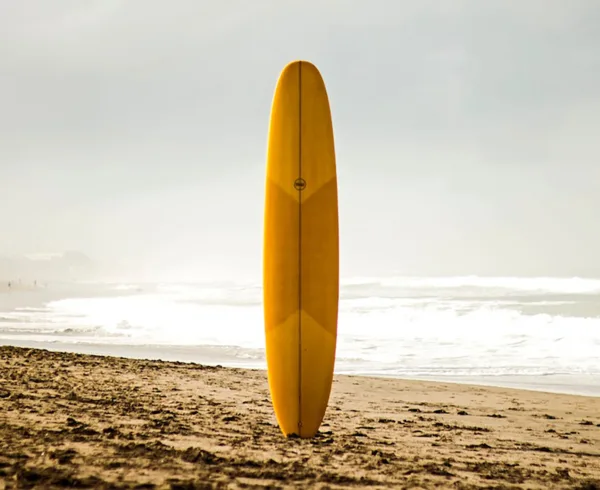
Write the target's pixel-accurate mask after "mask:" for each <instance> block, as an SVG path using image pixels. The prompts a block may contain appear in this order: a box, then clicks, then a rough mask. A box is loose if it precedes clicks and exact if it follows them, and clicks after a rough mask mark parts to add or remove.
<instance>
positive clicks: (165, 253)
mask: <svg viewBox="0 0 600 490" xmlns="http://www.w3.org/2000/svg"><path fill="white" fill-rule="evenodd" d="M599 25H600V2H598V1H597V0H588V1H585V0H582V1H578V0H570V1H568V2H567V1H564V0H514V1H510V0H489V1H485V2H484V1H481V0H468V1H460V0H453V1H452V2H450V1H444V0H438V1H424V0H414V1H402V0H388V1H380V0H370V1H369V2H358V1H348V0H302V1H291V0H288V1H285V2H282V1H278V0H254V1H252V2H250V1H248V0H221V1H219V2H216V1H210V2H209V1H200V0H173V1H170V2H165V1H158V0H86V1H81V0H52V1H51V2H50V1H46V0H37V1H34V0H31V1H28V2H19V1H16V0H15V1H3V2H0V135H1V136H0V138H1V140H0V191H1V193H2V196H1V202H2V206H0V230H1V233H0V253H19V252H41V251H57V250H59V251H60V250H64V249H78V250H81V251H84V252H85V253H87V254H88V255H90V256H91V257H92V258H94V259H97V260H102V261H109V262H112V261H115V260H117V259H119V260H121V261H125V262H128V263H131V264H134V263H135V264H137V265H139V266H144V267H145V268H146V271H147V272H149V273H150V274H156V275H159V274H162V273H164V272H166V271H170V272H171V273H173V274H178V275H182V274H184V273H187V275H188V276H189V277H191V278H194V277H197V278H202V277H205V276H211V277H215V276H221V275H222V276H223V277H232V276H236V275H243V276H246V277H254V278H256V279H260V273H261V272H260V271H261V260H262V219H263V193H264V171H265V150H266V139H267V124H268V117H269V111H270V104H271V97H272V94H273V90H274V87H275V83H276V81H277V77H278V75H279V72H280V71H281V69H282V68H283V67H284V66H285V64H286V63H288V62H289V61H291V60H294V59H297V58H303V59H308V60H310V61H312V62H314V63H315V64H316V65H317V66H318V67H319V69H320V70H321V72H322V74H323V77H324V79H325V83H326V85H327V87H328V90H329V95H330V102H331V106H332V113H333V118H334V129H335V135H336V149H337V158H338V172H339V193H340V238H341V261H342V263H341V266H342V270H341V272H342V275H344V276H350V275H376V274H381V273H392V272H395V273H398V274H497V275H516V274H523V275H528V274H543V275H562V274H573V275H575V274H581V275H586V274H587V275H597V276H600V212H599V211H600V137H599V135H600V29H598V26H599Z"/></svg>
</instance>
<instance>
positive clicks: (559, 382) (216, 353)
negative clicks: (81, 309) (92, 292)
mask: <svg viewBox="0 0 600 490" xmlns="http://www.w3.org/2000/svg"><path fill="white" fill-rule="evenodd" d="M1 342H2V341H0V348H1V347H2V346H3V345H7V346H15V347H22V348H33V349H42V350H48V351H52V352H64V353H72V354H83V355H98V356H107V357H122V358H126V359H136V360H143V361H165V362H185V363H196V364H203V365H209V366H216V365H220V366H224V367H228V368H237V369H251V370H259V371H264V372H266V366H265V361H264V360H262V359H261V360H255V361H253V362H248V361H240V360H239V359H237V358H235V357H224V356H223V354H222V352H220V349H221V346H217V347H216V348H213V346H189V347H188V346H170V345H165V346H149V345H147V346H131V345H118V344H72V343H68V342H40V341H11V342H10V344H2V343H1ZM233 350H235V349H233ZM335 374H336V375H340V376H342V375H348V376H358V377H365V378H381V379H396V380H407V381H432V382H439V383H453V384H460V385H470V386H484V387H496V388H510V389H517V390H523V391H536V392H543V393H552V394H564V395H579V396H590V397H600V376H593V375H587V374H586V375H581V374H579V375H577V374H552V375H543V376H542V375H540V376H533V375H497V376H491V375H477V376H474V375H464V376H456V375H447V376H439V375H437V376H435V375H424V376H419V375H415V376H408V375H389V374H381V373H370V372H361V371H358V370H354V369H347V368H342V367H340V366H339V363H338V364H336V371H335Z"/></svg>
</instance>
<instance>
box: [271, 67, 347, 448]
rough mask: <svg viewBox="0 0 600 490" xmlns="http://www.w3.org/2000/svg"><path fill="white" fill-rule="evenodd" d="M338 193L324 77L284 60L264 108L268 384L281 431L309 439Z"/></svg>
mask: <svg viewBox="0 0 600 490" xmlns="http://www.w3.org/2000/svg"><path fill="white" fill-rule="evenodd" d="M337 192H338V191H337V171H336V159H335V148H334V136H333V125H332V120H331V111H330V106H329V99H328V96H327V90H326V88H325V83H324V82H323V78H322V77H321V74H320V72H319V70H318V69H317V68H316V66H315V65H313V64H312V63H310V62H307V61H294V62H291V63H289V64H288V65H287V66H285V67H284V69H283V71H282V72H281V73H280V75H279V79H278V81H277V86H276V88H275V93H274V96H273V101H272V106H271V116H270V121H269V135H268V145H267V166H266V189H265V215H264V248H263V304H264V323H265V343H266V359H267V373H268V381H269V390H270V393H271V400H272V403H273V408H274V411H275V415H276V418H277V422H278V424H279V427H280V429H281V431H282V432H283V434H284V435H285V436H286V437H289V436H299V437H302V438H310V437H313V436H314V435H315V434H316V433H317V431H318V429H319V427H320V425H321V423H322V421H323V417H324V415H325V411H326V409H327V404H328V403H329V396H330V393H331V385H332V381H333V370H334V363H335V351H336V342H337V321H338V301H339V238H338V237H339V234H338V194H337Z"/></svg>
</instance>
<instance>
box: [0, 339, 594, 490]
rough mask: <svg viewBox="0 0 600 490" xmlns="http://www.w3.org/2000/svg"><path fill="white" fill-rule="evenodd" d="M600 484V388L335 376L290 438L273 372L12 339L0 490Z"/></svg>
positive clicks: (1, 422)
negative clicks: (308, 432)
mask: <svg viewBox="0 0 600 490" xmlns="http://www.w3.org/2000/svg"><path fill="white" fill-rule="evenodd" d="M63 487H68V488H100V489H104V488H106V489H108V488H111V489H120V488H137V489H154V488H157V489H162V488H165V489H173V490H175V489H181V490H183V489H205V488H239V489H242V488H321V489H325V488H329V489H336V488H414V489H417V488H452V489H475V488H488V489H497V490H500V489H517V488H529V489H536V488H540V489H541V488H544V489H546V488H560V489H562V488H565V489H566V488H571V489H580V490H584V489H585V490H593V489H600V398H592V397H583V396H573V395H559V394H550V393H543V392H534V391H519V390H511V389H502V388H487V387H481V386H468V385H459V384H451V383H432V382H422V381H404V380H394V379H378V378H366V377H350V376H337V377H336V378H335V381H334V386H333V391H332V396H331V401H330V405H329V408H328V411H327V414H326V417H325V421H324V423H323V426H322V428H321V431H320V433H319V435H318V436H317V437H316V438H314V439H312V440H299V439H285V438H284V437H283V436H282V435H281V433H280V432H279V428H278V427H277V424H276V420H275V417H274V414H273V411H272V407H271V404H270V401H269V391H268V385H267V380H266V373H265V372H264V371H259V370H255V371H252V370H243V369H230V368H221V367H208V366H202V365H198V364H187V363H176V362H161V361H144V360H134V359H123V358H111V357H100V356H89V355H78V354H71V353H60V352H48V351H43V350H36V349H23V348H16V347H0V489H3V488H6V489H10V488H63Z"/></svg>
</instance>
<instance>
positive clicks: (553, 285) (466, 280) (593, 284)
mask: <svg viewBox="0 0 600 490" xmlns="http://www.w3.org/2000/svg"><path fill="white" fill-rule="evenodd" d="M342 285H343V286H346V287H349V288H352V287H361V286H380V287H393V288H402V289H426V290H427V289H429V290H440V289H460V288H477V289H497V290H507V291H514V292H541V293H567V294H588V293H598V292H600V279H589V278H581V277H570V278H562V277H484V276H455V277H454V276H448V277H402V276H397V277H355V278H348V279H344V280H343V281H342Z"/></svg>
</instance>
